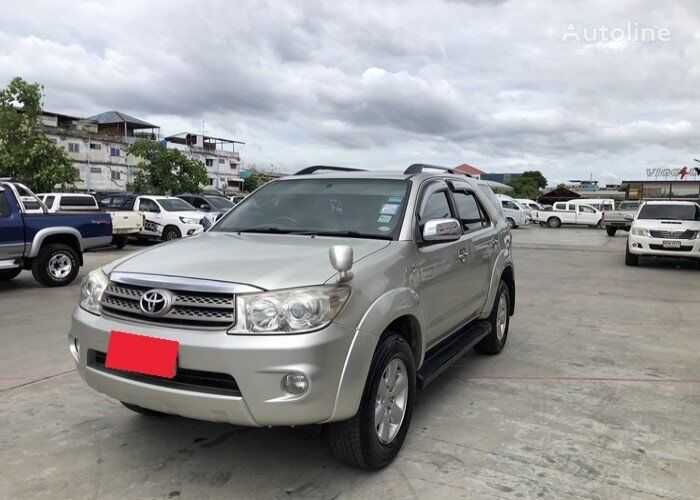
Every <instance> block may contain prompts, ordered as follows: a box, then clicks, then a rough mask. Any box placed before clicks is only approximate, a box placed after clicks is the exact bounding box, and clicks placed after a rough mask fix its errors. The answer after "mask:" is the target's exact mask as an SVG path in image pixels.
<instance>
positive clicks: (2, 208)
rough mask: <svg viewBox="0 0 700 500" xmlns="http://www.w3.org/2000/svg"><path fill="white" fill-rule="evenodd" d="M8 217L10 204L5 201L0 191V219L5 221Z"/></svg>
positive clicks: (3, 194) (5, 198) (5, 197)
mask: <svg viewBox="0 0 700 500" xmlns="http://www.w3.org/2000/svg"><path fill="white" fill-rule="evenodd" d="M9 216H10V203H9V202H8V201H7V196H5V193H4V192H2V191H0V219H7V218H8V217H9Z"/></svg>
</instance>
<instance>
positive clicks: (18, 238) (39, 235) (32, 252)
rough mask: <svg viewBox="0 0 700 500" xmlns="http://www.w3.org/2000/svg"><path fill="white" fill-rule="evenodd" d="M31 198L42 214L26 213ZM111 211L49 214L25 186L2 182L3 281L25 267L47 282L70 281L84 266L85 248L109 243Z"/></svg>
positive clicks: (0, 239)
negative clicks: (108, 212) (107, 212)
mask: <svg viewBox="0 0 700 500" xmlns="http://www.w3.org/2000/svg"><path fill="white" fill-rule="evenodd" d="M30 203H33V204H36V205H38V206H39V208H40V210H41V213H28V212H27V209H26V206H27V205H29V204H30ZM111 239H112V220H111V219H110V217H109V215H107V214H100V213H90V214H78V213H66V214H50V213H48V210H46V207H45V206H44V205H43V202H41V200H39V199H38V198H37V197H36V195H34V193H32V192H31V191H30V190H29V189H28V188H27V187H26V186H24V185H23V184H20V183H17V182H10V181H2V182H0V281H8V280H11V279H13V278H15V277H17V276H19V274H20V273H21V272H22V270H24V269H31V271H32V275H33V276H34V279H36V280H37V281H38V282H39V283H41V284H42V285H44V286H51V287H53V286H65V285H68V284H70V283H71V282H72V281H73V280H74V279H75V277H76V276H77V274H78V270H79V268H80V266H82V265H83V251H84V250H88V249H90V248H95V247H99V246H103V245H107V244H109V242H110V240H111Z"/></svg>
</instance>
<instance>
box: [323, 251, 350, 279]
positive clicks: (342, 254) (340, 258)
mask: <svg viewBox="0 0 700 500" xmlns="http://www.w3.org/2000/svg"><path fill="white" fill-rule="evenodd" d="M328 257H329V258H330V260H331V266H333V269H335V270H336V271H338V272H339V273H340V277H339V279H338V281H349V280H351V279H352V273H348V271H350V269H351V268H352V262H353V257H352V247H351V246H349V245H333V246H332V247H331V248H330V249H329V250H328Z"/></svg>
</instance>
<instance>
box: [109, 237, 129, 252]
mask: <svg viewBox="0 0 700 500" xmlns="http://www.w3.org/2000/svg"><path fill="white" fill-rule="evenodd" d="M112 245H114V246H115V247H117V250H121V249H122V248H124V247H125V246H126V236H115V237H114V238H112Z"/></svg>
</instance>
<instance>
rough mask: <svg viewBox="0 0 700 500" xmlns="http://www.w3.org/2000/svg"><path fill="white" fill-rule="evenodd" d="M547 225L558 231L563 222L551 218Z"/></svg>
mask: <svg viewBox="0 0 700 500" xmlns="http://www.w3.org/2000/svg"><path fill="white" fill-rule="evenodd" d="M547 225H548V226H549V227H551V228H554V229H556V228H558V227H560V226H561V220H560V219H559V217H550V218H549V219H548V220H547Z"/></svg>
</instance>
